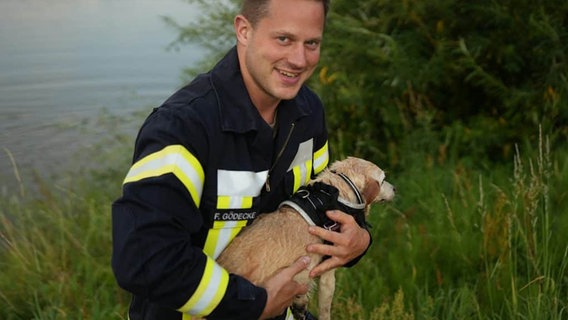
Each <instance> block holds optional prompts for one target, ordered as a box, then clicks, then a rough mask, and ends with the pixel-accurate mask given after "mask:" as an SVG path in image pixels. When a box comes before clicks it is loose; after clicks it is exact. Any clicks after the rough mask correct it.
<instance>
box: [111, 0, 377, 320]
mask: <svg viewBox="0 0 568 320" xmlns="http://www.w3.org/2000/svg"><path fill="white" fill-rule="evenodd" d="M327 11H328V1H327V0H278V1H277V0H263V1H258V0H257V1H252V0H245V1H244V3H243V5H242V8H241V13H240V14H239V15H237V16H236V17H235V19H234V28H235V33H236V40H237V44H236V46H235V47H233V48H232V49H231V50H230V51H229V52H228V53H227V54H226V56H225V57H224V58H223V59H221V60H220V61H219V62H218V63H217V65H216V66H215V67H214V68H213V69H212V70H210V71H209V72H208V73H205V74H202V75H199V76H198V77H196V78H195V79H194V80H193V81H192V82H191V83H190V84H189V85H187V86H185V87H183V88H182V89H180V90H179V91H177V92H176V93H174V94H173V95H172V96H171V97H170V98H169V99H167V100H166V101H165V102H164V103H163V104H162V105H161V106H160V107H159V108H155V109H154V110H153V111H152V113H151V114H150V115H149V116H148V117H147V119H146V120H145V122H144V124H143V125H142V127H141V128H140V131H139V133H138V136H137V138H136V142H135V150H134V156H133V164H132V166H131V168H130V170H129V171H128V173H127V175H126V178H125V179H124V182H123V192H122V195H121V197H120V198H119V199H117V200H116V201H115V202H114V203H113V206H112V227H113V254H112V267H113V271H114V274H115V277H116V279H117V282H118V284H119V285H120V286H121V287H122V288H124V289H126V290H127V291H129V292H131V293H132V301H131V304H130V308H129V319H130V320H139V319H158V320H168V319H191V317H192V316H193V317H206V318H207V319H268V318H274V317H276V318H278V319H285V318H286V317H287V312H286V308H287V307H288V306H289V305H290V304H291V302H292V299H293V298H294V296H296V295H298V294H304V293H306V292H307V289H308V288H307V287H305V286H303V285H300V284H298V283H296V282H295V281H293V280H292V278H293V276H294V275H295V274H297V273H299V272H300V271H302V270H304V269H305V268H306V266H307V261H306V259H307V257H302V258H300V259H299V260H298V261H297V262H296V263H295V264H293V265H291V266H290V267H288V268H286V269H284V270H282V271H281V272H279V273H277V274H275V275H274V276H273V277H272V278H271V279H270V280H269V281H267V283H265V284H263V285H262V286H255V285H253V284H252V283H250V282H249V281H248V280H246V279H245V278H243V277H240V276H237V275H234V274H229V273H228V272H227V271H226V270H224V269H223V268H222V267H220V266H219V265H218V264H217V263H216V262H215V258H216V257H217V256H218V255H219V253H220V252H221V251H222V250H223V248H225V247H226V246H227V244H228V243H229V242H230V241H231V240H232V239H233V238H234V237H235V236H236V235H237V234H238V233H239V231H240V230H241V229H242V228H243V227H244V226H246V225H247V224H248V223H250V222H251V221H252V220H254V218H255V217H256V216H258V214H260V213H263V212H271V211H273V210H275V209H276V207H277V206H278V204H279V203H280V202H282V201H283V200H285V199H287V198H289V196H290V195H292V194H293V193H294V192H295V191H296V190H298V189H299V188H300V187H301V186H303V185H305V184H306V183H307V182H308V181H309V180H310V179H311V178H313V177H314V176H315V175H317V174H318V173H319V172H321V171H322V170H323V169H324V168H325V167H326V166H327V164H328V162H329V157H330V153H329V146H328V135H327V129H326V125H325V116H324V109H323V106H322V103H321V101H320V99H319V98H318V97H317V96H316V94H314V93H313V92H312V91H310V89H309V88H308V87H306V86H305V85H304V82H305V81H306V80H307V79H308V78H309V77H310V75H311V74H312V73H313V71H314V69H315V67H316V65H317V63H318V60H319V56H320V47H321V43H322V36H323V30H324V24H325V16H326V14H327ZM328 215H329V217H330V218H331V219H332V220H334V221H337V222H338V223H340V224H341V225H342V227H341V229H340V231H338V232H334V231H328V230H324V229H323V228H317V227H316V228H311V229H310V232H311V233H312V234H314V235H318V236H320V237H321V238H323V239H324V240H327V244H313V245H310V246H308V248H307V250H308V251H309V252H314V253H319V254H322V255H328V256H331V258H329V259H327V260H325V261H324V262H322V263H320V264H319V265H318V266H316V267H315V268H314V269H313V270H312V271H311V272H310V276H312V277H316V276H318V275H320V274H322V273H324V272H325V271H327V270H329V269H331V268H335V267H339V266H343V265H348V264H353V263H354V262H356V261H357V260H358V258H360V257H361V256H362V255H363V254H364V252H365V250H366V249H367V248H368V246H369V245H370V242H371V239H370V235H369V233H368V232H367V230H365V229H364V228H361V227H359V225H358V224H357V223H356V222H355V221H354V219H353V218H352V217H351V216H348V215H346V214H344V213H342V212H339V211H331V212H329V213H328ZM266 241H269V239H267V240H266ZM288 313H289V312H288ZM288 317H289V316H288Z"/></svg>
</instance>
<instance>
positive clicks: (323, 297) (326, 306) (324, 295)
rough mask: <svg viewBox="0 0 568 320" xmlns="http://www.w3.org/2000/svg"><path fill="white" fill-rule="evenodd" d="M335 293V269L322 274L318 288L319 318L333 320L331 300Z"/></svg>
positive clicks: (320, 319)
mask: <svg viewBox="0 0 568 320" xmlns="http://www.w3.org/2000/svg"><path fill="white" fill-rule="evenodd" d="M334 294H335V270H330V271H328V272H326V273H324V274H322V275H321V276H320V279H319V290H318V306H319V317H318V318H319V320H331V302H332V301H333V295H334Z"/></svg>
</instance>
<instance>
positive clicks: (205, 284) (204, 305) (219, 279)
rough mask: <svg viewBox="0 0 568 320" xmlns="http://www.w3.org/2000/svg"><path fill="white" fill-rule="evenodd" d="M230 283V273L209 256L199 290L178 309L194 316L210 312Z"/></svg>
mask: <svg viewBox="0 0 568 320" xmlns="http://www.w3.org/2000/svg"><path fill="white" fill-rule="evenodd" d="M228 284H229V273H228V272H227V270H225V269H223V268H222V267H221V266H219V265H218V264H217V263H216V262H215V261H214V260H213V259H211V258H210V257H207V263H206V264H205V271H204V272H203V277H202V278H201V281H200V282H199V285H198V286H197V290H195V292H194V293H193V295H192V296H191V298H189V300H188V301H187V302H186V304H184V305H183V307H181V308H179V309H178V311H181V312H184V313H189V314H191V315H194V316H200V317H202V316H206V315H208V314H210V313H211V312H212V311H213V310H214V309H215V308H216V307H217V306H218V305H219V303H220V302H221V299H223V296H224V295H225V292H226V291H227V286H228Z"/></svg>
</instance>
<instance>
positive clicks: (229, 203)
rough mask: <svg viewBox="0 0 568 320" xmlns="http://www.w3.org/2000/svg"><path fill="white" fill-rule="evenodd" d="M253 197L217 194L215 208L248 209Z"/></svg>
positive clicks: (250, 206)
mask: <svg viewBox="0 0 568 320" xmlns="http://www.w3.org/2000/svg"><path fill="white" fill-rule="evenodd" d="M252 199H253V197H241V196H218V197H217V209H221V210H226V209H250V208H252Z"/></svg>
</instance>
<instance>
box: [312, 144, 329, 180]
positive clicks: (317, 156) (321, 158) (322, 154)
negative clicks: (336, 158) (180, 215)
mask: <svg viewBox="0 0 568 320" xmlns="http://www.w3.org/2000/svg"><path fill="white" fill-rule="evenodd" d="M328 163H329V150H328V142H327V141H326V142H325V145H324V146H323V147H322V148H321V149H319V150H318V151H316V152H314V173H315V174H318V173H320V172H322V171H323V169H325V167H327V165H328Z"/></svg>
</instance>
